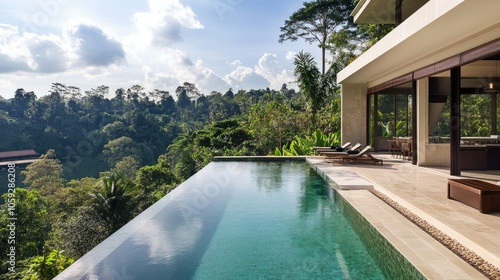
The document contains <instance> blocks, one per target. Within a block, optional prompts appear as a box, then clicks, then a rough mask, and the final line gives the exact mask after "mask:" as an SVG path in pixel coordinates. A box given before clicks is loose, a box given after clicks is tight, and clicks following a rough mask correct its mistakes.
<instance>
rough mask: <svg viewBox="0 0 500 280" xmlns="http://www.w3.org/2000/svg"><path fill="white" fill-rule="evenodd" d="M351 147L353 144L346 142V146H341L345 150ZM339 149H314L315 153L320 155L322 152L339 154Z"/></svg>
mask: <svg viewBox="0 0 500 280" xmlns="http://www.w3.org/2000/svg"><path fill="white" fill-rule="evenodd" d="M350 146H351V142H346V143H345V144H344V145H342V146H340V148H342V149H343V150H345V149H347V148H349V147H350ZM336 148H337V147H313V150H314V152H315V153H318V154H320V153H321V152H323V151H324V152H337V151H336Z"/></svg>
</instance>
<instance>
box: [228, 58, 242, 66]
mask: <svg viewBox="0 0 500 280" xmlns="http://www.w3.org/2000/svg"><path fill="white" fill-rule="evenodd" d="M230 64H231V65H233V66H239V65H241V60H238V59H237V60H235V61H233V62H231V63H230Z"/></svg>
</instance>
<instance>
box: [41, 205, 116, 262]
mask: <svg viewBox="0 0 500 280" xmlns="http://www.w3.org/2000/svg"><path fill="white" fill-rule="evenodd" d="M111 233H112V232H110V229H109V224H107V223H106V222H105V221H104V220H103V219H102V218H101V216H100V215H99V213H98V212H97V207H95V208H94V207H92V206H81V207H79V208H78V209H77V210H76V211H74V212H73V213H72V215H70V216H69V217H67V218H62V219H58V220H57V221H56V222H54V224H53V230H52V232H51V238H50V240H49V241H48V242H47V243H49V244H50V245H51V247H53V248H61V249H64V250H65V251H66V252H68V254H69V255H71V256H73V257H74V258H80V257H81V256H83V255H84V254H85V253H87V252H88V251H90V250H91V249H92V248H94V247H95V246H97V245H98V244H99V243H101V242H102V241H103V240H104V239H106V237H108V236H109V235H110V234H111Z"/></svg>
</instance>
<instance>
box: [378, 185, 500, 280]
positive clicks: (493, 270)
mask: <svg viewBox="0 0 500 280" xmlns="http://www.w3.org/2000/svg"><path fill="white" fill-rule="evenodd" d="M371 193H373V194H374V195H375V196H376V197H378V198H379V199H381V200H382V201H384V202H385V203H387V204H388V205H389V206H391V207H392V208H394V210H396V211H397V212H399V213H400V214H401V215H403V216H404V217H405V218H407V219H408V220H410V221H411V222H412V223H414V224H415V225H417V226H418V227H419V228H421V229H422V230H423V231H425V232H426V233H428V234H429V235H430V236H432V237H433V238H434V239H436V240H437V241H438V242H439V243H441V244H443V245H444V246H445V247H447V248H448V249H450V250H451V251H452V252H453V253H455V254H456V255H457V256H459V257H460V258H462V259H463V260H464V261H466V262H467V263H468V264H470V265H471V266H472V267H474V268H475V269H477V270H478V271H479V272H481V273H482V274H483V275H484V276H486V277H488V279H495V280H500V269H499V268H497V267H495V266H494V265H492V264H491V263H489V262H488V261H486V260H484V259H483V258H481V257H480V256H478V255H477V254H476V253H474V252H472V251H471V250H469V249H467V248H466V247H465V246H463V245H462V244H460V242H458V241H456V240H455V239H453V238H451V237H449V236H448V235H446V234H445V233H444V232H442V231H441V230H439V229H437V228H436V227H435V226H433V225H431V224H429V223H428V222H427V221H425V220H424V219H422V218H420V217H419V216H417V215H415V214H413V213H412V212H411V211H409V210H408V209H406V208H405V207H403V206H401V205H400V204H399V203H397V202H395V201H394V200H392V199H391V198H389V197H388V196H386V195H385V194H383V193H381V192H379V191H377V190H372V191H371Z"/></svg>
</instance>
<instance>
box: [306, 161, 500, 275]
mask: <svg viewBox="0 0 500 280" xmlns="http://www.w3.org/2000/svg"><path fill="white" fill-rule="evenodd" d="M306 162H307V163H308V164H309V165H310V166H311V167H312V168H313V169H314V170H316V172H318V174H320V175H321V176H322V177H323V178H324V179H325V180H326V181H328V182H333V184H332V183H331V186H332V187H333V188H334V189H336V190H337V192H338V193H339V194H340V195H342V197H343V198H345V199H346V200H347V201H348V202H349V203H351V205H352V206H353V207H354V208H355V209H356V210H357V211H359V212H360V213H361V214H362V215H363V216H364V217H365V218H366V219H367V220H368V221H369V222H370V223H371V224H372V225H373V226H374V227H375V228H377V230H378V231H379V232H380V233H381V234H382V235H383V236H384V237H385V238H386V239H387V240H388V241H389V242H390V243H391V244H392V245H394V246H395V247H396V248H397V249H398V251H400V252H401V253H402V254H403V255H404V256H405V257H406V258H407V259H408V260H409V261H410V262H411V263H412V264H413V265H414V266H415V267H416V268H417V269H418V270H419V271H420V272H421V273H422V274H423V275H424V276H425V277H427V278H429V279H486V278H490V279H498V278H496V277H498V276H499V274H498V269H497V268H495V267H494V266H492V265H491V264H489V263H488V262H486V261H484V260H482V259H480V257H479V256H478V255H477V254H475V253H474V252H472V251H471V250H468V249H467V248H465V246H463V245H462V244H460V243H458V242H456V240H454V239H452V238H450V237H449V236H447V235H446V234H445V233H443V232H442V231H439V230H437V229H436V228H435V227H433V226H432V225H431V224H429V223H428V222H427V221H426V220H425V219H422V218H421V217H419V216H418V215H415V214H414V213H412V212H411V211H409V210H408V209H406V208H404V207H402V206H401V205H399V204H398V203H397V202H396V201H394V200H391V199H390V198H389V197H388V196H387V195H386V194H389V196H391V195H393V194H392V193H390V192H387V191H385V190H384V189H383V188H382V187H380V186H378V185H376V184H374V186H375V188H374V189H371V190H355V191H353V190H342V189H340V188H339V186H338V184H336V183H335V180H336V179H335V174H336V173H338V172H332V170H335V169H337V168H339V169H340V170H343V169H345V168H346V167H344V166H342V165H332V164H331V163H330V162H326V161H324V159H323V158H321V157H308V158H307V159H306ZM348 169H349V168H348ZM350 171H351V172H353V173H356V172H354V171H352V170H350ZM358 176H359V177H361V178H363V177H362V176H361V175H358ZM384 204H385V205H384ZM443 241H444V243H443ZM446 243H447V244H446ZM443 244H444V245H443ZM445 245H446V246H445ZM457 248H458V250H457ZM462 253H465V257H464V259H466V260H467V257H469V259H468V260H467V261H465V260H464V259H462V257H463V256H461V255H460V254H462ZM474 262H476V264H474Z"/></svg>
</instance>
